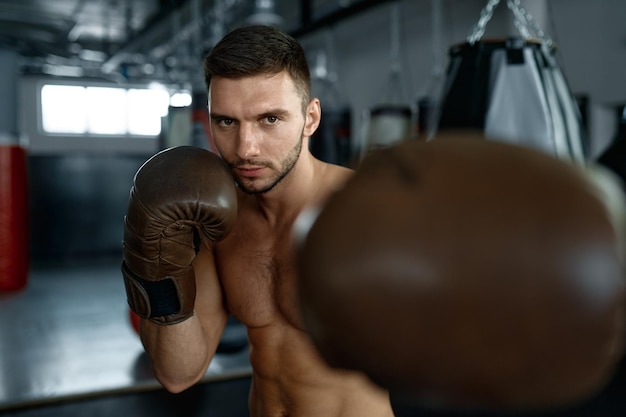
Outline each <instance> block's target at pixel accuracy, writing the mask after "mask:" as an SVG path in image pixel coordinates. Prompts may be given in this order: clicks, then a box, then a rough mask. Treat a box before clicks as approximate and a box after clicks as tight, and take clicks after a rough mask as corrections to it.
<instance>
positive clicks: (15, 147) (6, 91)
mask: <svg viewBox="0 0 626 417" xmlns="http://www.w3.org/2000/svg"><path fill="white" fill-rule="evenodd" d="M0 73H2V77H0V94H2V97H3V101H2V102H1V103H0V292H4V291H15V290H20V289H22V288H23V287H24V286H26V280H27V275H28V241H29V239H28V187H27V181H26V172H27V171H26V150H25V149H24V148H23V147H21V146H19V143H18V142H19V141H18V136H19V135H18V133H17V131H18V129H17V110H16V106H15V103H16V102H17V101H18V100H17V96H18V93H17V85H18V55H17V52H16V51H14V50H11V49H0Z"/></svg>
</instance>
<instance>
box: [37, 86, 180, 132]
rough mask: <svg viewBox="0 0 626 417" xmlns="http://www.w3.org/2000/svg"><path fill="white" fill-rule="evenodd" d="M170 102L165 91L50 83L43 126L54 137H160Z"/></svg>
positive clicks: (45, 92)
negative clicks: (72, 135)
mask: <svg viewBox="0 0 626 417" xmlns="http://www.w3.org/2000/svg"><path fill="white" fill-rule="evenodd" d="M169 99H170V97H169V93H168V92H167V91H166V90H154V89H138V88H131V89H125V88H117V87H96V86H93V87H81V86H73V85H56V84H47V85H44V86H43V87H42V89H41V116H42V127H43V130H44V131H45V132H47V133H54V134H63V133H65V134H86V135H90V134H92V135H116V136H124V135H139V136H157V135H158V134H159V133H160V132H161V117H163V116H166V115H167V111H168V105H169Z"/></svg>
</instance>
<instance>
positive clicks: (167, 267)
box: [122, 146, 237, 324]
mask: <svg viewBox="0 0 626 417" xmlns="http://www.w3.org/2000/svg"><path fill="white" fill-rule="evenodd" d="M236 216H237V196H236V191H235V182H234V179H233V177H232V175H231V173H230V171H229V169H228V167H227V165H226V163H225V162H224V161H223V160H222V159H221V158H220V157H219V156H217V155H215V154H213V153H212V152H209V151H207V150H204V149H201V148H195V147H191V146H181V147H176V148H171V149H166V150H164V151H161V152H159V153H157V154H156V155H154V156H153V157H151V158H150V159H149V160H148V161H146V162H145V163H144V164H143V165H142V166H141V167H140V168H139V170H138V171H137V174H136V175H135V179H134V183H133V186H132V188H131V191H130V200H129V203H128V210H127V213H126V216H125V218H124V243H123V256H124V260H123V262H122V274H123V276H124V283H125V286H126V294H127V296H128V304H129V305H130V308H131V309H132V310H133V311H134V312H135V313H137V315H138V316H140V317H141V318H144V319H150V320H151V321H153V322H155V323H158V324H175V323H180V322H182V321H184V320H186V319H188V318H189V317H191V316H192V315H193V310H194V301H195V295H196V285H195V274H194V271H193V266H192V264H191V262H192V261H193V259H194V258H195V256H196V253H197V251H198V249H199V245H200V233H201V234H203V235H204V236H206V238H208V240H209V241H210V242H217V241H219V240H221V239H222V238H224V237H225V236H226V234H227V233H228V232H229V231H230V229H231V227H232V225H233V223H234V221H235V219H236Z"/></svg>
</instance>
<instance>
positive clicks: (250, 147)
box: [237, 123, 259, 159]
mask: <svg viewBox="0 0 626 417" xmlns="http://www.w3.org/2000/svg"><path fill="white" fill-rule="evenodd" d="M237 155H238V156H239V157H240V158H242V159H247V158H251V157H254V156H258V155H259V135H258V132H255V129H254V126H253V125H252V124H251V123H242V124H241V125H240V126H239V137H238V142H237Z"/></svg>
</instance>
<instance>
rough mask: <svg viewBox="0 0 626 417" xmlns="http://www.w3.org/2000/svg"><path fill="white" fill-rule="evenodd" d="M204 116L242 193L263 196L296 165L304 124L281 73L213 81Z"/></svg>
mask: <svg viewBox="0 0 626 417" xmlns="http://www.w3.org/2000/svg"><path fill="white" fill-rule="evenodd" d="M209 113H210V118H211V133H212V135H213V140H214V141H215V144H216V146H217V148H218V151H219V152H220V154H221V155H222V157H223V158H224V160H225V161H226V162H227V163H228V164H229V165H230V167H231V169H232V171H233V174H234V176H235V179H236V181H237V183H238V184H239V187H240V188H241V189H242V190H243V191H245V192H247V193H250V194H261V193H265V192H268V191H269V190H271V189H273V188H274V186H276V185H277V184H278V183H279V182H280V181H281V180H282V179H283V178H285V177H286V176H287V175H288V174H289V172H290V171H291V169H292V168H293V167H294V165H295V164H296V162H297V161H298V158H299V156H300V152H301V151H302V143H303V134H304V129H305V122H306V120H305V116H304V114H303V112H302V98H301V96H300V95H299V94H298V92H297V90H296V88H295V87H294V85H293V82H292V80H291V78H290V77H289V75H288V74H287V72H281V73H279V74H274V75H267V74H266V75H258V76H253V77H245V78H240V79H227V78H221V77H216V78H213V79H212V80H211V89H210V98H209Z"/></svg>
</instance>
